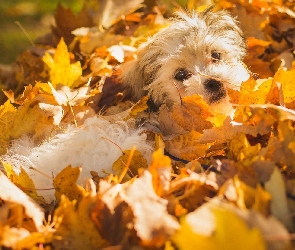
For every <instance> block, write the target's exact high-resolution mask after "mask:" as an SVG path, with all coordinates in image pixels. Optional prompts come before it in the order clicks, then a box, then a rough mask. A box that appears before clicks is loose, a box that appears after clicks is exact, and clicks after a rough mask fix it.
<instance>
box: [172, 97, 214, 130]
mask: <svg viewBox="0 0 295 250" xmlns="http://www.w3.org/2000/svg"><path fill="white" fill-rule="evenodd" d="M211 116H213V115H212V113H211V112H210V110H209V106H208V104H207V103H206V102H205V101H204V100H203V98H202V97H201V96H200V95H193V96H186V97H184V98H182V104H181V105H175V106H174V107H173V110H172V117H173V119H174V120H175V121H176V122H177V123H178V125H180V126H181V127H182V128H183V129H185V130H186V131H191V130H195V131H197V132H202V131H203V130H204V129H209V128H211V127H212V123H211V122H209V121H208V120H207V119H208V118H209V117H211Z"/></svg>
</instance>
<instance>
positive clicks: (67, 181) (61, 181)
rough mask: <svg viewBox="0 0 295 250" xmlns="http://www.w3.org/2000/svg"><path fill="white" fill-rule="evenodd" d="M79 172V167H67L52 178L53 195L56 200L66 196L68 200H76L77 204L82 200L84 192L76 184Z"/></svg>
mask: <svg viewBox="0 0 295 250" xmlns="http://www.w3.org/2000/svg"><path fill="white" fill-rule="evenodd" d="M81 170H82V169H81V168H80V167H76V168H72V167H71V166H67V167H66V168H64V169H63V170H62V171H61V172H60V173H59V174H58V175H57V176H56V177H55V178H54V180H53V186H54V188H55V193H54V195H55V197H56V199H57V200H60V199H61V196H62V195H66V196H67V197H68V198H69V199H70V200H77V201H78V202H79V201H80V200H81V199H82V197H83V194H84V193H85V190H84V189H83V188H82V187H81V186H79V185H77V184H76V182H77V180H78V178H79V175H80V173H81Z"/></svg>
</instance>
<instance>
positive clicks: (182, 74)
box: [174, 69, 192, 82]
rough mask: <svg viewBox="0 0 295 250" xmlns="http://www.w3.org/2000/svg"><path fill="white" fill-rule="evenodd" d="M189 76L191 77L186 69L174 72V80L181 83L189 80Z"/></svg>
mask: <svg viewBox="0 0 295 250" xmlns="http://www.w3.org/2000/svg"><path fill="white" fill-rule="evenodd" d="M191 76H192V74H191V73H190V72H189V71H187V70H186V69H179V70H178V71H177V72H176V74H175V76H174V78H175V79H176V80H177V81H181V82H183V81H184V80H187V79H189V78H190V77H191Z"/></svg>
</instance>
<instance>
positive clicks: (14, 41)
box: [0, 0, 83, 64]
mask: <svg viewBox="0 0 295 250" xmlns="http://www.w3.org/2000/svg"><path fill="white" fill-rule="evenodd" d="M58 3H61V4H62V5H63V6H65V7H70V8H71V9H72V10H73V11H74V12H75V13H76V12H78V11H79V10H80V9H81V8H82V4H83V0H34V1H30V0H9V1H7V0H0V64H9V63H11V62H13V61H15V59H16V57H17V55H18V54H19V53H20V52H22V51H24V50H25V49H26V48H27V47H29V46H31V41H34V40H35V39H36V38H37V37H40V36H43V35H45V34H46V33H48V32H49V31H50V26H51V25H52V24H53V22H54V18H53V16H54V13H55V9H56V6H57V5H58ZM20 26H21V27H20ZM30 40H31V41H30Z"/></svg>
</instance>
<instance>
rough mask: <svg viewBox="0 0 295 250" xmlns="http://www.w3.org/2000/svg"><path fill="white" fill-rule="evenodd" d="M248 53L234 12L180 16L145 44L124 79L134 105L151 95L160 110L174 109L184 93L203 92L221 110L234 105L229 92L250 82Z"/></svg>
mask: <svg viewBox="0 0 295 250" xmlns="http://www.w3.org/2000/svg"><path fill="white" fill-rule="evenodd" d="M245 53H246V46H245V41H244V38H243V34H242V31H241V29H240V28H239V27H238V23H237V21H236V20H235V19H234V18H233V17H231V16H230V15H229V13H228V12H226V11H217V12H213V11H212V8H209V9H207V10H206V11H204V12H201V13H198V14H194V13H192V14H190V15H187V14H185V13H182V12H178V13H177V17H176V18H175V19H173V22H172V24H171V25H170V26H169V27H167V28H165V29H163V30H162V31H160V32H159V33H157V34H156V35H154V36H153V37H152V38H150V39H149V40H148V41H147V42H146V43H144V44H142V45H141V46H140V48H139V51H138V55H137V59H135V60H133V61H131V62H129V63H126V64H125V65H123V67H122V70H123V74H122V80H123V83H125V85H126V86H127V88H128V89H129V90H130V92H131V93H132V96H133V100H134V101H137V100H138V99H140V98H141V97H142V96H144V95H146V94H148V95H149V97H150V99H151V100H152V102H153V103H154V104H155V105H156V106H158V107H159V106H160V105H161V104H162V103H166V105H167V106H171V105H172V104H174V103H175V102H179V94H180V96H181V97H183V96H189V95H192V94H200V95H202V96H203V98H204V100H205V101H206V102H207V103H208V104H210V105H211V106H212V107H218V106H216V105H217V104H222V103H225V102H228V98H227V90H226V89H227V88H232V89H239V86H240V85H241V83H242V82H243V81H246V80H247V79H248V78H249V72H248V70H247V69H246V68H245V66H244V64H243V63H242V60H243V58H244V56H245ZM219 106H220V105H219Z"/></svg>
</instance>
